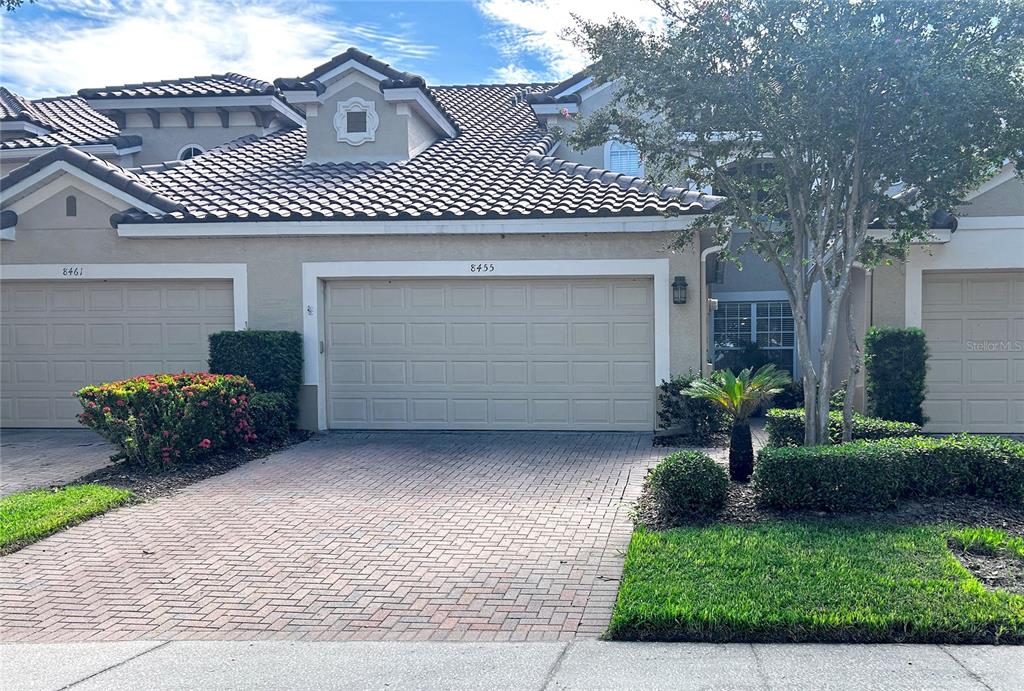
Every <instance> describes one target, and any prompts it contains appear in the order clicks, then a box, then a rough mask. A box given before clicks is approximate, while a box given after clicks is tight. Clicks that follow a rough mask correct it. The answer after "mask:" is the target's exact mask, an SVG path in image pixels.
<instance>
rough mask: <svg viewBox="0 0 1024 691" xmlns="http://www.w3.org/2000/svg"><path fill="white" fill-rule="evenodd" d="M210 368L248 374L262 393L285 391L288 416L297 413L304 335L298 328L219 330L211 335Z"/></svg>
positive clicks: (228, 372)
mask: <svg viewBox="0 0 1024 691" xmlns="http://www.w3.org/2000/svg"><path fill="white" fill-rule="evenodd" d="M210 371H211V372H214V373H218V374H240V375H242V376H245V377H248V378H249V379H250V380H251V381H252V383H253V384H255V385H256V389H257V390H258V391H260V392H263V393H269V392H276V393H280V394H283V395H284V397H285V398H286V400H287V401H288V405H289V419H290V420H294V418H295V415H296V414H297V413H298V398H299V389H300V388H301V387H302V336H301V335H300V334H299V333H298V332H297V331H220V332H217V333H213V334H210Z"/></svg>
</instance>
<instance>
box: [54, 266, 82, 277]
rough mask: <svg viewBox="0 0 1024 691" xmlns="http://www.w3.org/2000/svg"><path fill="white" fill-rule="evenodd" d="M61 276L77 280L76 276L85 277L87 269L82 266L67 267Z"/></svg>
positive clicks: (61, 271)
mask: <svg viewBox="0 0 1024 691" xmlns="http://www.w3.org/2000/svg"><path fill="white" fill-rule="evenodd" d="M60 275H61V276H64V277H65V278H75V277H76V276H84V275H85V269H83V268H82V267H80V266H65V267H62V268H61V270H60Z"/></svg>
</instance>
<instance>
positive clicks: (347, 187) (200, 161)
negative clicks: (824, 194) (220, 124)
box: [117, 84, 720, 223]
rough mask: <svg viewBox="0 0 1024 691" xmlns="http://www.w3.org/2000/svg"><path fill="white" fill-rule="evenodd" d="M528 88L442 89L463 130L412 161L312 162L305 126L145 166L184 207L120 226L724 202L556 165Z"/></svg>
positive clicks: (501, 215) (150, 182)
mask: <svg viewBox="0 0 1024 691" xmlns="http://www.w3.org/2000/svg"><path fill="white" fill-rule="evenodd" d="M547 86H549V85H541V86H535V87H533V89H534V90H536V89H537V88H546V87H547ZM524 88H529V87H524V85H516V84H504V85H479V86H451V87H435V88H431V89H430V91H431V92H432V96H434V98H436V99H437V101H438V102H439V103H440V104H441V105H442V106H443V107H444V108H445V110H446V112H448V113H450V114H452V116H453V117H454V119H455V120H456V121H457V122H458V123H459V125H460V128H461V129H460V132H459V134H458V135H457V136H456V137H454V138H452V139H442V140H439V141H438V142H436V143H434V144H433V145H432V146H430V147H429V148H427V149H426V150H425V151H423V152H421V153H420V154H418V155H417V156H415V157H414V158H413V159H412V160H408V161H400V162H396V163H328V164H323V163H320V164H305V163H303V159H304V157H305V154H306V133H305V130H304V129H303V128H299V127H296V128H293V129H287V130H280V131H277V132H274V133H272V134H268V135H265V136H262V137H259V136H256V135H250V136H247V137H242V138H240V139H238V140H236V141H234V142H232V143H230V144H228V145H225V146H223V147H220V148H218V149H213V150H211V151H208V152H207V153H205V154H203V155H201V156H197V157H196V158H193V159H191V160H189V161H185V162H182V163H177V164H174V165H166V166H155V167H151V168H148V169H138V170H136V171H135V174H137V175H138V178H139V180H140V181H141V182H143V183H144V184H145V185H146V186H147V187H148V188H150V189H152V190H154V191H156V192H158V193H159V194H160V195H162V196H164V197H166V198H167V199H171V200H176V201H178V202H180V203H181V204H182V205H183V206H184V207H185V209H184V210H182V211H174V212H171V213H168V214H166V215H165V216H163V217H159V218H158V217H151V216H148V215H146V214H142V213H139V212H134V211H132V212H127V213H126V214H121V215H120V217H119V218H118V219H117V220H118V222H121V223H125V222H154V221H160V222H165V223H174V222H183V221H187V222H194V221H260V220H329V219H333V220H429V219H448V220H454V219H467V220H470V219H515V218H569V217H580V216H584V217H586V216H590V217H594V216H638V215H662V214H679V213H701V212H704V211H708V210H710V209H711V208H712V207H713V206H714V205H715V204H717V203H718V202H719V201H720V198H719V197H713V196H709V195H702V194H700V193H698V192H693V191H689V190H681V189H675V188H664V189H656V188H654V187H652V186H651V185H650V184H649V183H647V182H646V181H644V180H642V179H640V178H633V177H629V176H626V175H621V174H618V173H612V172H609V171H605V170H601V169H596V168H592V167H589V166H582V165H579V164H574V163H570V162H566V161H562V160H560V159H557V158H554V157H552V156H550V155H549V152H550V151H551V150H552V148H553V146H554V143H555V142H554V140H553V139H552V138H551V137H550V136H549V135H548V134H547V133H546V132H545V131H544V130H543V129H542V128H541V127H540V126H539V125H538V124H537V120H536V118H535V116H534V114H533V111H532V109H531V108H530V106H529V105H528V104H527V103H526V102H525V101H524V100H523V99H522V98H521V94H522V92H523V90H524Z"/></svg>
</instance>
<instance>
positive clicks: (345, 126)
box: [334, 96, 380, 146]
mask: <svg viewBox="0 0 1024 691" xmlns="http://www.w3.org/2000/svg"><path fill="white" fill-rule="evenodd" d="M379 124H380V118H379V117H378V116H377V106H376V104H374V102H373V101H367V100H366V99H365V98H359V97H358V96H353V97H352V98H348V99H345V100H344V101H338V112H337V114H335V116H334V129H335V131H336V132H337V133H338V141H339V142H347V143H348V144H351V145H352V146H359V145H360V144H363V143H364V142H372V141H373V140H374V139H375V138H376V135H377V125H379Z"/></svg>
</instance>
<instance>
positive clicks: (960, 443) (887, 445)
mask: <svg viewBox="0 0 1024 691" xmlns="http://www.w3.org/2000/svg"><path fill="white" fill-rule="evenodd" d="M753 480H754V491H755V492H756V493H757V496H758V498H759V500H760V501H762V502H764V503H765V504H767V505H768V506H771V507H772V508H776V509H782V510H791V509H813V510H819V511H834V512H842V511H855V510H870V509H879V508H885V507H889V506H892V505H893V504H894V503H895V502H896V501H897V500H899V499H901V498H910V497H914V498H921V499H923V498H929V497H936V496H942V495H952V494H967V495H974V496H979V497H986V498H989V499H994V500H997V501H1002V502H1005V503H1008V504H1011V505H1016V506H1021V505H1024V443H1021V442H1017V441H1013V440H1011V439H1005V438H1000V437H977V436H970V435H958V436H953V437H944V438H934V437H910V438H893V439H883V440H878V441H868V440H860V441H853V442H849V443H846V444H838V445H834V446H812V447H782V448H771V447H765V448H763V449H762V450H761V452H760V453H759V455H758V459H757V464H756V465H755V467H754V478H753Z"/></svg>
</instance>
